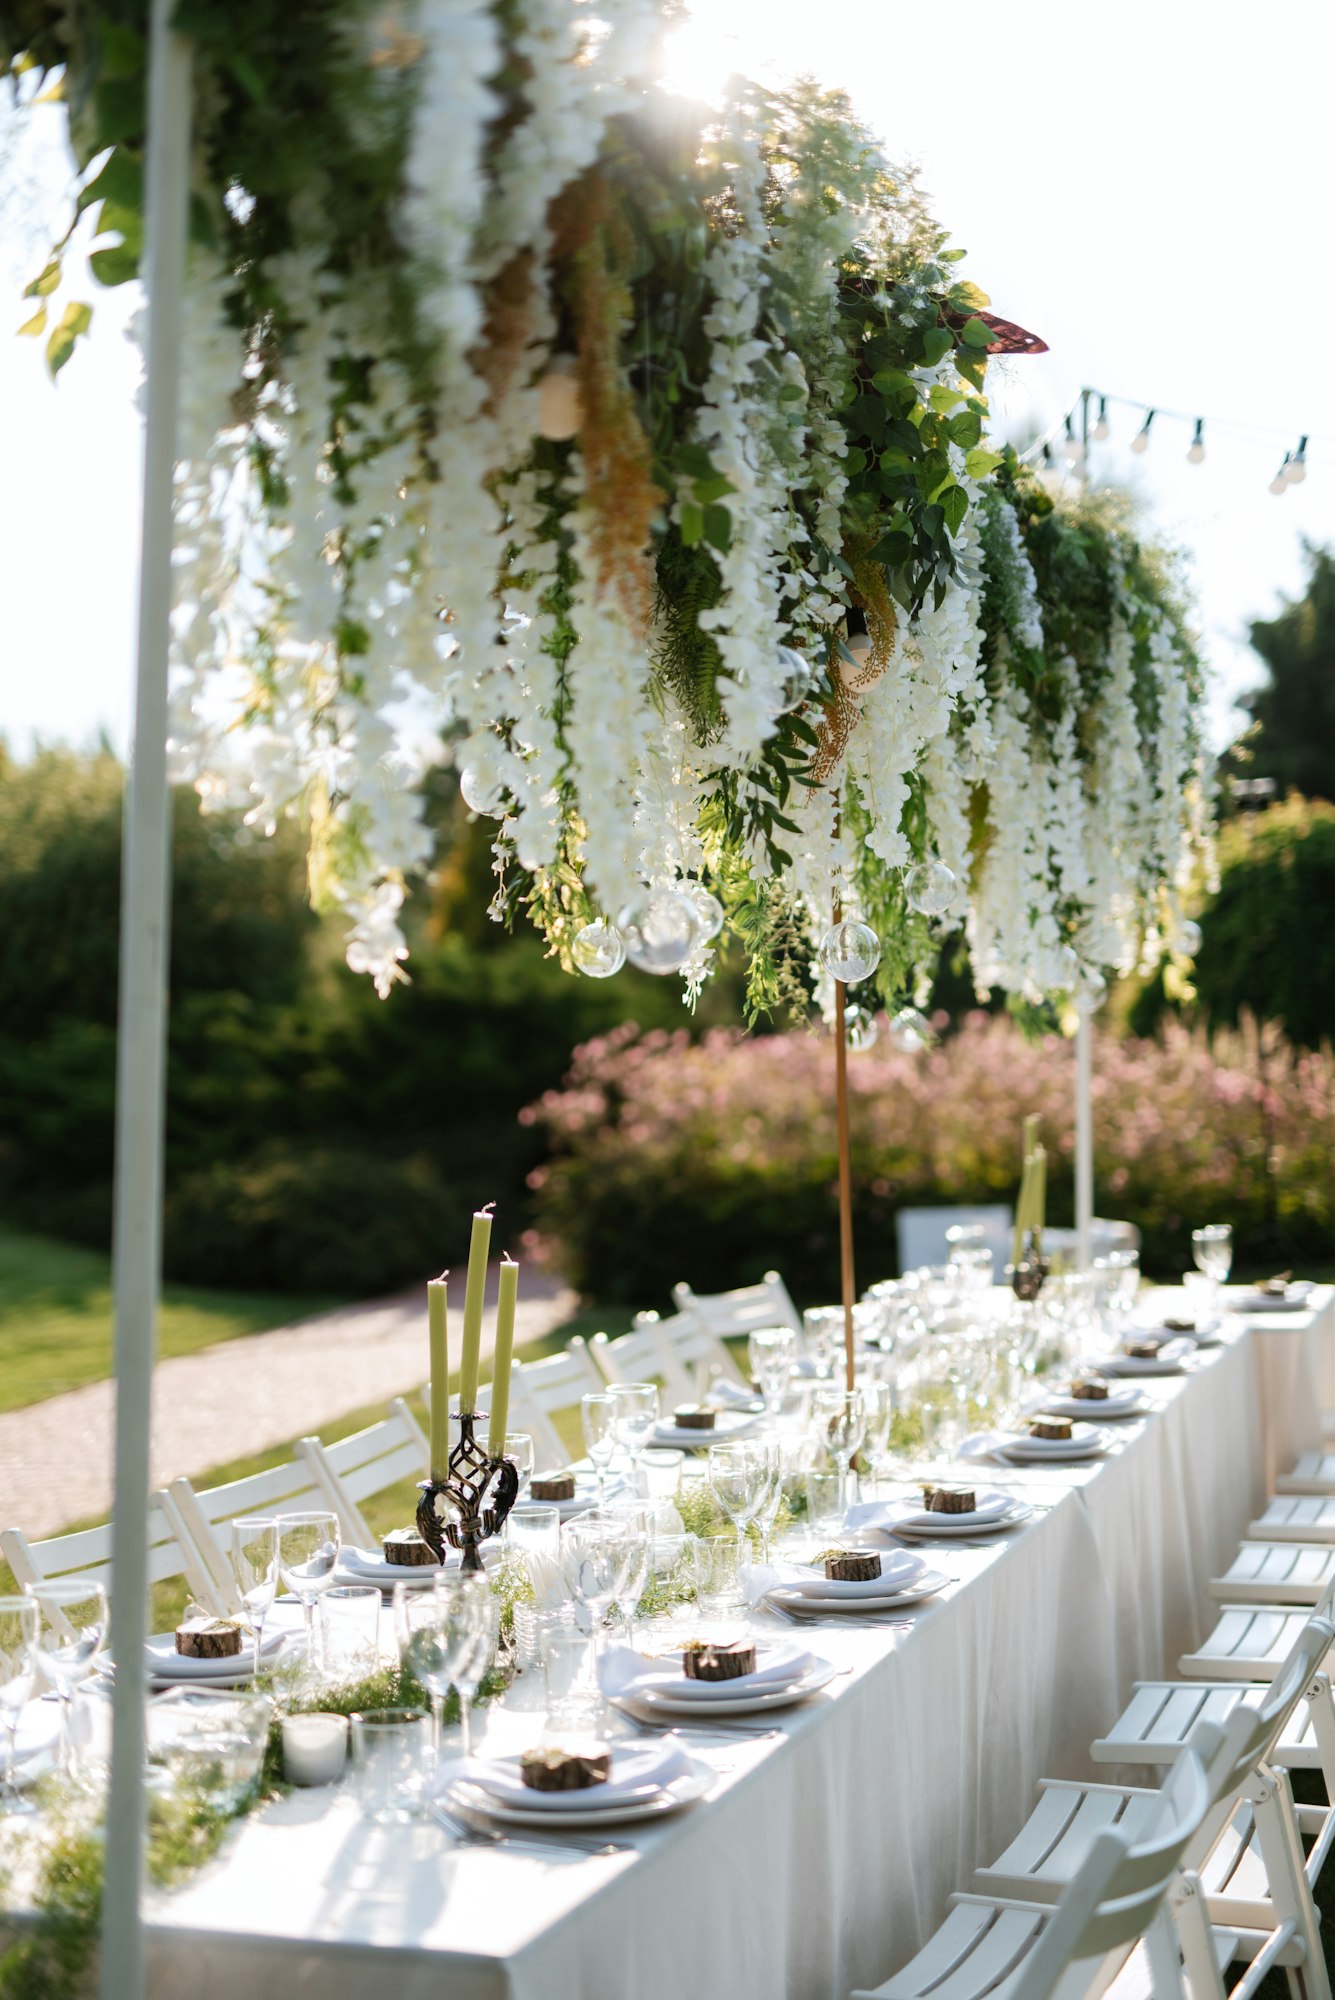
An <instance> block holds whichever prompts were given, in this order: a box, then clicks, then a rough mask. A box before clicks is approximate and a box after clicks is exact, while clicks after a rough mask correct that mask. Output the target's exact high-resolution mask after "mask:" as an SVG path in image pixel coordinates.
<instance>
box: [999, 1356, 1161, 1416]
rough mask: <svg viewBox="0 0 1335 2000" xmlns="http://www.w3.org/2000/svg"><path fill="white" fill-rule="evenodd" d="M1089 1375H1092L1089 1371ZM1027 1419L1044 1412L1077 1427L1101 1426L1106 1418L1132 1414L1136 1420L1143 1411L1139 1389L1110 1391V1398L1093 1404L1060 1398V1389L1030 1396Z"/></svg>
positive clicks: (1061, 1396) (1080, 1399) (1092, 1371)
mask: <svg viewBox="0 0 1335 2000" xmlns="http://www.w3.org/2000/svg"><path fill="white" fill-rule="evenodd" d="M1089 1372H1090V1373H1091V1374H1093V1373H1094V1372H1095V1371H1094V1370H1093V1369H1091V1370H1090V1371H1089ZM1024 1407H1025V1412H1026V1414H1027V1415H1028V1416H1031V1417H1036V1416H1038V1415H1039V1414H1040V1412H1042V1411H1044V1410H1046V1412H1047V1414H1048V1415H1049V1416H1050V1417H1071V1418H1072V1419H1074V1420H1075V1421H1076V1422H1078V1423H1094V1424H1097V1423H1102V1422H1103V1421H1104V1419H1105V1418H1107V1417H1124V1416H1127V1415H1129V1414H1130V1413H1132V1412H1133V1411H1134V1413H1135V1414H1136V1415H1137V1416H1139V1415H1141V1414H1142V1412H1143V1411H1145V1410H1147V1408H1148V1405H1147V1404H1146V1402H1145V1397H1144V1392H1143V1391H1142V1390H1140V1389H1116V1388H1115V1389H1112V1390H1111V1392H1110V1394H1108V1395H1106V1396H1101V1397H1100V1398H1099V1399H1098V1401H1097V1402H1093V1401H1091V1400H1090V1399H1089V1398H1088V1397H1087V1396H1068V1395H1063V1393H1062V1392H1061V1390H1060V1389H1058V1390H1054V1391H1053V1392H1052V1393H1051V1394H1049V1395H1046V1396H1033V1397H1031V1398H1030V1399H1029V1401H1028V1402H1027V1403H1026V1404H1025V1406H1024Z"/></svg>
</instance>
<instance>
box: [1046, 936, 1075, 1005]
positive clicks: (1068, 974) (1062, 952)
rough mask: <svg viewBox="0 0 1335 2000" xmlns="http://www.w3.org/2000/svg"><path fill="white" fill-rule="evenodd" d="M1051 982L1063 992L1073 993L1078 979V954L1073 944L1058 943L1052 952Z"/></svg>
mask: <svg viewBox="0 0 1335 2000" xmlns="http://www.w3.org/2000/svg"><path fill="white" fill-rule="evenodd" d="M1052 966H1053V975H1054V977H1053V984H1054V986H1055V987H1057V988H1058V989H1059V990H1060V991H1061V992H1063V993H1073V992H1074V991H1075V989H1076V987H1077V985H1078V983H1079V980H1080V954H1079V953H1078V952H1077V951H1076V949H1075V947H1074V946H1073V945H1069V944H1059V945H1058V946H1057V949H1056V951H1055V952H1054V953H1053V954H1052Z"/></svg>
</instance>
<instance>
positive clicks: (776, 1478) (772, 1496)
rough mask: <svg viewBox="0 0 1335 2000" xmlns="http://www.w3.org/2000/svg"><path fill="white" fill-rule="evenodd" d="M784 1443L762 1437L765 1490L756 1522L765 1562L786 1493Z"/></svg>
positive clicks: (775, 1438) (764, 1561)
mask: <svg viewBox="0 0 1335 2000" xmlns="http://www.w3.org/2000/svg"><path fill="white" fill-rule="evenodd" d="M783 1445H784V1441H783V1439H781V1438H777V1437H771V1438H765V1439H762V1440H761V1441H760V1446H759V1448H760V1450H761V1451H762V1452H763V1453H764V1458H765V1490H764V1492H763V1494H762V1495H761V1499H760V1505H759V1507H757V1509H756V1515H755V1522H756V1526H757V1528H758V1529H759V1530H760V1560H761V1562H763V1563H767V1562H768V1561H769V1560H770V1540H771V1537H772V1536H773V1533H774V1523H775V1521H776V1520H777V1519H778V1516H779V1504H780V1502H781V1501H782V1499H783V1495H784V1451H783Z"/></svg>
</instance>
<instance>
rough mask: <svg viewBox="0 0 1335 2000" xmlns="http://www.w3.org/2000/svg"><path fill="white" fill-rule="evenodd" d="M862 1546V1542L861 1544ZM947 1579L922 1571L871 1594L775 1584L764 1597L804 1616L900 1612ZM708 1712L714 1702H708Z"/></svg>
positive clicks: (794, 1584) (934, 1592) (947, 1578)
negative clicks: (824, 1592)
mask: <svg viewBox="0 0 1335 2000" xmlns="http://www.w3.org/2000/svg"><path fill="white" fill-rule="evenodd" d="M863 1546H865V1545H863ZM949 1582H950V1578H949V1577H948V1576H945V1575H943V1574H942V1572H941V1571H940V1570H934V1569H929V1570H924V1572H923V1574H922V1575H921V1576H919V1577H915V1578H914V1580H913V1582H912V1583H909V1584H905V1586H904V1588H903V1589H902V1590H885V1591H877V1592H875V1593H874V1595H868V1596H859V1597H815V1596H813V1595H812V1593H811V1592H810V1591H809V1590H803V1589H802V1587H801V1585H800V1584H796V1583H776V1584H775V1586H774V1588H773V1589H772V1590H767V1591H766V1593H765V1595H766V1597H772V1598H773V1599H774V1602H775V1603H776V1604H781V1605H782V1606H783V1608H784V1610H785V1611H796V1612H797V1613H798V1614H799V1616H801V1617H803V1618H822V1617H829V1616H830V1615H831V1613H833V1614H834V1615H835V1616H836V1617H839V1618H843V1617H845V1616H846V1615H847V1614H848V1613H849V1612H850V1611H902V1610H906V1609H907V1608H908V1606H909V1605H911V1604H921V1603H922V1601H923V1599H924V1598H925V1597H935V1595H936V1593H937V1591H938V1590H943V1589H944V1588H945V1586H946V1584H948V1583H949ZM710 1708H711V1712H712V1709H713V1704H712V1703H711V1704H710Z"/></svg>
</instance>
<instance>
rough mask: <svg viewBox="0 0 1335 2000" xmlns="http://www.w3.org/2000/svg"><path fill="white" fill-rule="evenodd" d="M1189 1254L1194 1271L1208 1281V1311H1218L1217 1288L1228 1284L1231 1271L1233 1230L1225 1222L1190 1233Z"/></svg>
mask: <svg viewBox="0 0 1335 2000" xmlns="http://www.w3.org/2000/svg"><path fill="white" fill-rule="evenodd" d="M1191 1254H1192V1256H1193V1257H1194V1258H1195V1260H1196V1269H1197V1270H1198V1271H1201V1272H1203V1273H1204V1275H1205V1277H1206V1278H1207V1279H1208V1280H1209V1289H1210V1311H1211V1313H1212V1314H1213V1313H1216V1312H1217V1311H1218V1310H1219V1287H1220V1286H1221V1285H1225V1284H1227V1283H1228V1274H1229V1272H1230V1271H1231V1270H1232V1269H1233V1230H1232V1228H1231V1226H1230V1225H1229V1224H1228V1223H1227V1222H1207V1223H1206V1224H1205V1225H1204V1227H1203V1228H1201V1229H1193V1230H1192V1232H1191Z"/></svg>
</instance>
